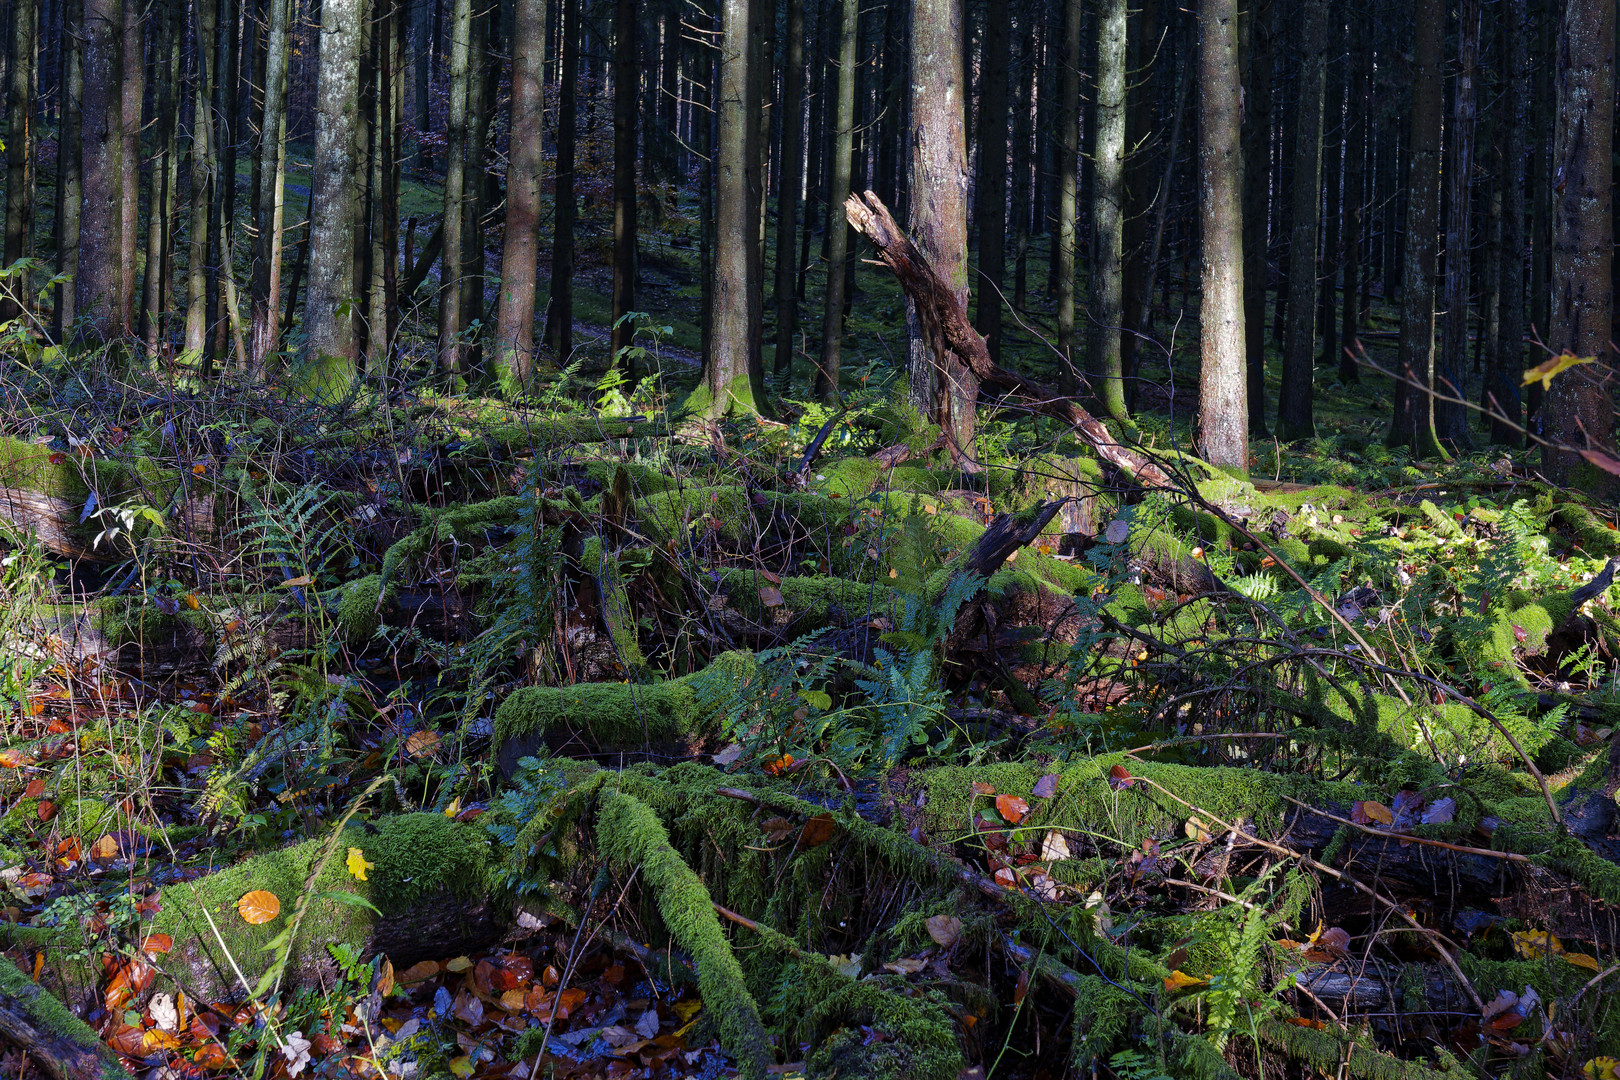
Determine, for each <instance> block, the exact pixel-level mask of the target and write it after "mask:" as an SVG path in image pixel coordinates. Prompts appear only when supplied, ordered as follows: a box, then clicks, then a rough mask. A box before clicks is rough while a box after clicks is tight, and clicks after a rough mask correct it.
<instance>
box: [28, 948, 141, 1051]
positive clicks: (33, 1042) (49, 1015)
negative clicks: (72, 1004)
mask: <svg viewBox="0 0 1620 1080" xmlns="http://www.w3.org/2000/svg"><path fill="white" fill-rule="evenodd" d="M0 1035H4V1036H6V1038H8V1039H10V1040H11V1041H13V1042H15V1043H16V1044H17V1045H18V1046H20V1047H22V1049H23V1050H24V1051H26V1052H27V1054H28V1056H29V1057H31V1058H33V1059H34V1061H35V1062H36V1063H38V1065H39V1067H40V1068H42V1069H44V1070H45V1071H46V1072H47V1073H49V1074H50V1075H51V1076H52V1077H54V1078H55V1080H129V1074H128V1073H127V1072H125V1071H124V1067H123V1065H122V1064H120V1063H119V1061H118V1055H117V1054H114V1053H113V1052H112V1050H111V1049H109V1048H108V1046H107V1045H106V1044H105V1043H103V1042H102V1041H101V1040H100V1039H99V1038H97V1037H96V1033H95V1032H94V1031H93V1030H91V1028H90V1026H89V1025H88V1024H86V1023H85V1022H84V1021H83V1020H80V1019H79V1018H78V1017H77V1016H74V1015H73V1014H72V1013H71V1012H69V1011H68V1009H67V1007H66V1006H64V1005H63V1004H62V1003H61V1002H60V1001H58V1000H56V998H54V997H52V996H51V995H50V994H49V993H47V992H46V991H45V990H43V989H41V988H40V986H39V985H38V984H37V983H35V982H34V980H32V979H30V978H29V977H28V976H26V975H24V974H23V973H22V972H21V971H19V970H17V966H16V965H15V964H13V963H12V962H11V961H10V960H7V959H6V958H5V957H3V956H0Z"/></svg>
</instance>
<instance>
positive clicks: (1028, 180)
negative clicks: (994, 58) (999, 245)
mask: <svg viewBox="0 0 1620 1080" xmlns="http://www.w3.org/2000/svg"><path fill="white" fill-rule="evenodd" d="M1037 11H1038V5H1036V4H1033V3H1029V4H1025V5H1024V6H1023V10H1022V11H1021V13H1020V14H1019V16H1018V20H1019V31H1020V33H1019V41H1020V44H1019V48H1018V67H1017V68H1016V69H1015V70H1016V77H1017V79H1018V104H1017V107H1016V108H1015V109H1014V111H1013V151H1012V185H1013V187H1012V247H1013V300H1012V306H1013V310H1015V311H1019V312H1022V311H1023V310H1024V308H1025V307H1026V306H1027V305H1028V302H1029V233H1030V220H1029V212H1030V203H1031V194H1030V188H1031V186H1032V184H1033V182H1034V179H1035V178H1034V177H1033V176H1032V175H1031V170H1030V165H1031V163H1032V161H1033V160H1034V158H1033V155H1032V154H1031V153H1030V148H1029V142H1030V136H1031V134H1032V126H1033V120H1034V113H1035V70H1036V53H1035V47H1036V40H1035V27H1036V25H1037V24H1038V23H1039V22H1040V19H1039V16H1038V15H1037V14H1036V12H1037Z"/></svg>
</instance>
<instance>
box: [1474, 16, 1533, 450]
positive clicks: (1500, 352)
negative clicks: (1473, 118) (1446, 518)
mask: <svg viewBox="0 0 1620 1080" xmlns="http://www.w3.org/2000/svg"><path fill="white" fill-rule="evenodd" d="M1501 20H1502V22H1501V30H1500V32H1499V34H1498V41H1499V43H1500V56H1501V67H1502V78H1503V82H1504V95H1503V102H1502V107H1501V109H1500V112H1501V116H1500V117H1499V119H1498V121H1497V122H1498V123H1499V124H1501V125H1502V147H1503V151H1502V169H1501V177H1500V182H1501V186H1502V264H1501V274H1502V278H1501V284H1500V285H1499V287H1498V295H1499V297H1500V300H1499V303H1500V304H1501V324H1500V326H1499V327H1498V329H1497V336H1496V353H1495V355H1493V356H1491V357H1490V358H1489V364H1488V368H1487V371H1486V375H1485V385H1484V388H1483V392H1482V394H1481V402H1480V403H1481V405H1482V406H1483V407H1484V409H1485V412H1486V414H1487V415H1488V416H1490V417H1491V421H1490V424H1491V441H1492V442H1493V443H1501V444H1503V445H1506V446H1521V445H1523V442H1524V436H1523V435H1522V434H1521V433H1520V432H1519V430H1518V425H1519V424H1520V423H1522V422H1523V409H1522V408H1521V407H1520V403H1519V384H1520V376H1519V373H1520V372H1521V371H1522V370H1523V369H1524V367H1525V363H1524V325H1525V304H1524V249H1525V221H1524V216H1525V191H1524V186H1525V157H1526V154H1527V153H1528V147H1527V145H1526V139H1525V134H1526V131H1525V127H1526V124H1525V105H1526V102H1527V99H1528V98H1529V95H1530V79H1529V56H1528V51H1527V49H1526V42H1525V35H1526V34H1528V33H1529V27H1528V26H1526V25H1525V0H1503V5H1502V13H1501Z"/></svg>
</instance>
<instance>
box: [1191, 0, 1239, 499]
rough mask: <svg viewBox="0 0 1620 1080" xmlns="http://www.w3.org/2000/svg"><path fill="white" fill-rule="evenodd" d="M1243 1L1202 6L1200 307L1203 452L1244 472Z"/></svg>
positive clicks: (1211, 0)
mask: <svg viewBox="0 0 1620 1080" xmlns="http://www.w3.org/2000/svg"><path fill="white" fill-rule="evenodd" d="M1237 22H1238V7H1237V0H1200V2H1199V5H1198V30H1199V39H1200V40H1199V49H1198V143H1199V145H1198V164H1199V169H1198V174H1199V218H1200V232H1201V234H1202V241H1203V268H1202V275H1201V276H1202V282H1203V292H1202V297H1201V299H1200V302H1199V376H1198V433H1199V440H1198V441H1199V451H1200V453H1201V454H1202V456H1203V458H1204V460H1205V461H1207V462H1209V463H1210V464H1211V465H1217V466H1224V467H1227V468H1234V469H1239V470H1246V469H1247V468H1248V464H1249V431H1248V415H1249V409H1248V400H1247V391H1248V386H1247V383H1246V377H1247V376H1246V373H1245V365H1244V334H1243V212H1242V186H1243V183H1242V180H1243V147H1242V132H1241V127H1240V125H1241V116H1242V108H1243V83H1242V80H1241V78H1240V77H1239V74H1238V60H1237V31H1238V26H1237Z"/></svg>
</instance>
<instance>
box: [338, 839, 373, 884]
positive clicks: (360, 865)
mask: <svg viewBox="0 0 1620 1080" xmlns="http://www.w3.org/2000/svg"><path fill="white" fill-rule="evenodd" d="M345 865H347V866H348V868H349V873H351V874H353V875H354V877H355V879H356V880H357V881H365V880H366V871H367V870H374V869H376V866H377V864H376V863H373V862H367V861H366V853H365V852H364V851H361V850H360V849H359V848H357V847H352V848H350V849H349V859H348V862H347V863H346V864H345Z"/></svg>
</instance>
